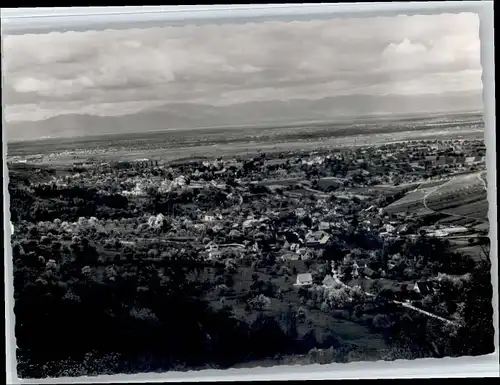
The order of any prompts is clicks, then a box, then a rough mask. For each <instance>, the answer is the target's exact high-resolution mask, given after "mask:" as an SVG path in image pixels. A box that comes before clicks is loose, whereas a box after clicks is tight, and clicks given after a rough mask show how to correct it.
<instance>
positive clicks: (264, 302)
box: [250, 294, 271, 310]
mask: <svg viewBox="0 0 500 385" xmlns="http://www.w3.org/2000/svg"><path fill="white" fill-rule="evenodd" d="M250 303H251V305H252V306H253V307H254V308H255V309H257V310H264V309H266V308H268V307H269V306H270V305H271V300H270V299H269V298H268V297H266V296H265V295H263V294H259V295H258V296H257V297H255V298H253V299H252V300H250Z"/></svg>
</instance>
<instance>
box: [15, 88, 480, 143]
mask: <svg viewBox="0 0 500 385" xmlns="http://www.w3.org/2000/svg"><path fill="white" fill-rule="evenodd" d="M482 109H483V103H482V94H481V93H480V92H474V93H463V94H445V95H419V96H411V97H405V96H403V97H402V96H399V95H384V96H368V95H352V96H337V97H330V98H325V99H321V100H302V99H296V100H292V101H289V102H281V101H273V102H251V103H244V104H235V105H231V106H224V107H214V106H208V105H201V104H190V103H174V104H166V105H164V106H162V107H156V108H152V109H149V110H143V111H141V112H138V113H134V114H130V115H123V116H113V117H111V116H97V115H78V114H69V115H59V116H56V117H52V118H49V119H46V120H42V121H34V122H33V121H24V122H11V123H8V124H7V125H6V129H7V137H8V139H9V141H19V140H32V139H37V138H44V137H45V138H47V137H52V138H63V137H66V138H67V137H77V136H93V135H102V134H117V133H123V134H125V133H141V132H149V131H158V130H164V129H188V128H198V127H214V126H218V127H220V126H236V127H237V126H239V125H252V124H256V125H262V124H273V123H274V124H279V123H282V124H287V123H299V122H305V121H311V120H316V121H335V119H336V118H337V119H339V118H342V117H349V116H350V117H355V116H360V115H373V114H391V113H392V114H398V115H399V114H411V113H415V114H419V113H437V112H461V111H473V110H478V111H480V110H482Z"/></svg>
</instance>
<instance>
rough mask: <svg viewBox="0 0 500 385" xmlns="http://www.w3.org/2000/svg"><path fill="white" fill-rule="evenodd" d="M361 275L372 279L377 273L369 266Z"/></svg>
mask: <svg viewBox="0 0 500 385" xmlns="http://www.w3.org/2000/svg"><path fill="white" fill-rule="evenodd" d="M361 274H362V275H363V276H364V277H368V278H372V277H373V276H374V274H375V271H373V270H372V269H370V268H369V267H368V266H365V267H364V268H363V269H362V270H361Z"/></svg>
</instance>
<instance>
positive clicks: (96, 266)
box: [9, 140, 491, 372]
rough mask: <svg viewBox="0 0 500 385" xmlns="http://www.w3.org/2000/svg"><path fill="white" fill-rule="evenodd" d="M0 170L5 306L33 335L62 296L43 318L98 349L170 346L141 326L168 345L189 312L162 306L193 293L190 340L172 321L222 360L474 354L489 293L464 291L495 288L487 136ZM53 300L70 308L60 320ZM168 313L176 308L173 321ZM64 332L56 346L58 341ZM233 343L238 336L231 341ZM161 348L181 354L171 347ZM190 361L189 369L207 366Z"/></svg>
mask: <svg viewBox="0 0 500 385" xmlns="http://www.w3.org/2000/svg"><path fill="white" fill-rule="evenodd" d="M9 170H10V187H9V188H10V199H11V204H10V207H11V222H12V224H13V229H14V233H13V236H12V244H13V257H14V266H15V287H16V313H17V314H18V315H17V316H18V317H20V318H21V317H22V319H23V320H24V321H25V322H24V321H23V325H24V327H30V328H35V329H37V330H40V333H41V334H42V335H43V336H37V338H36V341H32V343H33V344H40V345H43V344H45V343H49V338H53V335H54V334H53V333H56V331H57V333H60V331H58V330H59V329H58V328H60V326H59V325H61V322H62V321H61V320H58V321H57V322H56V321H55V318H54V317H56V316H55V315H53V314H52V315H48V316H46V317H48V318H47V319H41V318H40V317H38V318H36V317H35V315H34V314H35V313H34V312H35V311H36V309H37V308H40V307H43V306H46V307H50V306H52V307H51V308H52V309H54V306H55V307H57V306H59V307H60V309H59V310H57V311H55V312H54V313H57V314H59V316H58V317H61V319H64V320H65V322H71V319H72V317H78V316H80V317H81V316H84V314H85V312H87V311H90V312H92V313H94V314H96V316H95V317H93V318H92V319H89V328H91V325H94V326H95V328H98V329H100V330H101V331H100V332H99V333H97V334H96V335H92V332H90V331H81V337H78V341H81V343H82V344H84V343H83V341H86V342H85V343H88V341H95V340H96V338H97V336H101V337H102V335H103V334H104V333H107V335H108V336H107V337H106V341H108V342H106V343H107V344H109V345H113V344H118V342H116V341H118V340H120V338H123V336H125V335H127V336H128V337H127V338H129V339H134V341H136V340H137V339H140V340H142V339H144V341H148V342H147V343H149V344H150V345H148V346H147V347H145V348H144V349H152V350H154V349H160V350H161V349H165V348H164V347H162V348H160V347H158V344H157V343H156V342H154V339H155V338H156V339H158V340H159V341H161V340H162V337H161V336H165V335H168V338H170V341H171V340H172V338H174V336H173V335H172V331H171V330H170V331H165V329H169V328H173V327H176V328H177V330H180V329H179V327H180V326H179V325H181V324H180V323H179V322H187V323H188V324H190V323H192V321H195V320H194V319H193V317H195V315H193V314H198V313H196V312H202V310H199V309H198V308H196V309H197V310H192V311H191V312H188V314H187V315H181V314H180V313H182V311H179V309H177V308H176V310H174V308H170V310H167V309H166V307H167V304H168V303H171V301H172V299H171V298H173V297H175V298H177V301H181V302H175V303H177V304H179V303H186V302H187V301H188V298H191V297H196V299H197V300H199V301H204V302H203V303H205V304H206V306H208V309H209V310H203V312H205V311H206V312H208V313H209V314H211V316H210V317H208V316H206V314H205V313H203V314H204V315H203V317H208V318H209V319H210V322H209V321H206V322H207V325H205V324H203V321H199V322H200V325H201V324H203V327H202V329H203V330H204V332H203V333H202V334H203V336H200V337H198V335H197V334H196V333H198V332H196V333H195V331H194V330H198V329H199V327H198V326H192V328H194V329H193V330H191V329H189V327H187V326H186V327H187V328H188V330H191V331H189V332H188V331H182V334H184V338H187V337H186V333H193V336H192V338H193V340H196V341H195V342H193V344H195V345H196V346H198V349H201V350H203V349H207V348H206V345H207V344H208V345H210V344H209V343H208V342H207V338H208V341H212V342H213V341H218V342H213V344H214V345H213V346H211V347H210V349H212V350H210V351H212V352H213V355H212V356H213V357H214V360H215V362H214V363H212V364H214V365H217V366H218V367H235V366H237V365H238V364H239V363H241V362H244V361H245V362H246V361H250V362H251V361H252V360H253V361H254V362H256V363H258V362H259V360H261V359H264V358H266V359H267V358H269V357H271V358H272V357H274V358H273V360H274V362H275V363H290V362H292V363H297V362H299V363H306V362H320V363H321V362H323V363H326V362H347V361H351V360H377V359H398V358H418V357H442V356H449V355H463V354H479V351H480V350H481V349H484V344H482V343H483V342H484V341H483V340H481V338H480V337H478V334H477V332H474V331H472V332H471V331H470V325H471V324H474V325H475V326H474V328H475V329H474V330H479V328H481V327H482V328H483V330H485V329H484V328H489V327H490V326H488V322H489V320H490V318H488V311H489V310H488V308H486V310H485V309H482V310H481V311H480V312H478V311H474V309H473V307H474V306H490V305H491V304H489V305H488V304H486V303H485V304H484V305H479V304H478V302H477V301H475V300H474V299H471V298H473V297H474V296H476V297H475V298H477V295H478V294H477V293H479V292H480V291H481V292H488V290H491V287H490V286H488V285H489V282H490V281H489V278H487V277H488V276H489V269H490V267H489V266H490V265H489V238H488V232H489V225H488V218H487V213H488V202H487V197H486V186H487V184H486V164H485V145H484V142H483V141H482V140H420V141H411V142H401V143H392V144H384V145H380V146H371V147H370V146H365V147H358V148H343V149H338V150H335V149H332V150H328V151H326V150H325V151H312V152H309V151H307V152H306V151H293V152H292V151H288V152H287V151H282V152H270V153H264V152H259V153H258V154H256V155H255V156H248V157H245V156H241V157H235V158H232V157H219V158H215V159H208V158H203V159H192V160H181V161H176V162H168V163H166V162H162V161H161V160H160V161H159V160H150V159H139V160H133V161H132V160H131V161H120V162H113V161H106V160H104V159H101V160H94V161H81V162H80V161H79V162H74V163H73V164H72V165H71V166H67V167H50V166H44V165H41V164H36V163H25V162H23V161H22V160H19V159H12V160H11V163H10V164H9ZM174 272H175V274H174ZM174 276H175V277H176V278H175V279H174ZM82 285H83V286H82ZM484 285H486V286H484ZM32 287H36V290H35V291H33V289H32ZM167 293H168V294H167ZM172 293H176V294H175V295H174V294H172ZM96 296H97V297H96ZM189 296H191V297H189ZM162 298H163V299H162ZM179 298H181V299H179ZM481 298H483V297H481ZM484 298H488V296H487V295H486V294H485V296H484ZM36 301H37V304H36V306H35V305H31V306H32V307H29V306H28V305H29V304H34V303H36ZM162 301H163V302H162ZM169 301H170V302H169ZM182 301H184V302H182ZM55 304H57V305H55ZM171 306H180V305H171ZM193 306H194V305H193ZM63 309H72V310H68V314H67V315H65V316H64V317H63V316H61V315H60V314H61V312H62V311H64V310H63ZM85 309H88V310H85ZM169 311H179V316H178V320H173V319H172V317H169V313H168V312H169ZM193 312H194V313H193ZM97 314H99V315H97ZM86 316H88V315H86ZM117 317H122V318H123V317H125V319H129V321H127V322H136V323H138V324H141V325H143V329H148V328H149V329H152V330H154V331H155V333H156V334H155V336H156V337H154V336H152V335H150V334H148V333H152V332H149V331H147V330H146V331H145V330H143V329H141V330H142V331H140V332H137V333H138V335H133V332H130V330H128V329H127V330H118V331H117V330H114V329H122V328H123V327H126V328H134V327H132V326H119V327H116V325H115V323H114V321H113V320H114V319H117ZM186 317H187V318H186ZM199 317H202V316H201V315H199ZM471 317H472V318H474V317H475V318H474V319H472V318H471ZM477 317H482V318H481V320H478V319H477ZM28 318H29V319H31V318H33V319H36V321H28ZM174 318H176V317H174ZM216 319H218V320H219V321H215V320H216ZM181 320H183V321H181ZM229 320H230V321H229ZM18 322H19V321H18ZM33 322H35V323H36V325H34V324H33ZM197 322H198V321H197ZM214 322H216V323H217V322H219V323H220V324H221V325H225V326H220V327H224V328H227V329H228V330H229V331H231V333H233V334H231V336H230V335H229V334H227V333H229V331H222V330H219V328H218V327H216V326H214V324H213V323H214ZM195 324H196V322H195ZM209 324H210V325H212V326H208V325H209ZM113 325H114V326H113ZM126 325H128V323H126ZM130 325H132V324H130ZM144 325H149V326H148V328H144ZM175 325H176V326H175ZM242 325H244V326H242ZM415 325H425V326H422V327H421V328H417V327H416V326H415ZM429 325H431V326H429ZM478 325H482V326H478ZM19 327H20V328H21V329H20V330H21V332H22V328H23V326H22V325H21V326H19ZM200 327H201V326H200ZM245 328H247V329H245ZM429 328H432V330H433V332H432V333H430V332H429V331H428V330H429ZM42 329H43V333H42ZM135 329H136V330H138V327H135ZM243 329H244V330H246V331H242V330H243ZM51 330H52V331H53V332H52V333H51V332H50V331H51ZM419 330H421V331H420V332H419ZM426 330H427V332H426ZM120 333H121V334H120ZM123 333H125V334H123ZM127 333H128V334H127ZM130 333H132V334H130ZM145 333H146V334H145ZM162 333H163V334H162ZM165 333H166V334H165ZM419 333H420V334H419ZM195 334H196V335H195ZM110 335H113V336H112V337H110ZM353 335H357V336H358V337H353ZM120 336H121V337H120ZM359 336H366V337H363V338H361V337H359ZM28 337H29V336H26V337H24V338H28ZM102 338H104V337H102ZM113 338H114V339H113ZM164 338H167V337H164ZM464 338H468V340H470V341H471V342H470V343H468V344H464V343H463V342H460V341H463V340H464ZM483 338H486V337H483ZM63 339H64V337H63V336H62V337H58V338H57V340H58V342H57V343H58V344H61V346H65V348H67V347H66V345H64V344H65V343H66V342H64V341H63ZM232 339H234V341H236V342H237V341H238V339H241V340H240V343H239V345H240V346H238V347H234V348H230V347H229V344H230V342H229V341H230V340H232ZM358 339H359V340H358ZM474 339H475V342H472V341H474ZM70 340H71V341H73V343H74V338H72V339H70ZM18 341H20V342H21V343H22V341H23V337H22V336H20V337H18ZM250 341H252V342H250ZM68 343H69V342H68ZM79 343H80V342H79ZM120 343H121V344H122V343H123V342H120ZM145 343H146V342H144V343H141V344H140V346H144V344H145ZM237 343H238V342H237ZM410 345H411V346H412V348H411V349H410V348H408V347H407V346H410ZM417 345H418V349H415V346H417ZM120 346H122V345H120ZM152 346H154V348H153V347H152ZM334 346H335V348H333V347H334ZM405 346H406V348H405ZM122 348H123V350H120V352H122V351H127V350H126V349H125V348H124V347H123V346H122ZM122 348H121V349H122ZM461 349H462V350H463V349H469V350H467V352H464V351H462V350H461ZM474 349H476V350H474ZM103 351H104V352H105V353H106V354H108V355H109V354H110V352H109V351H108V350H106V349H103ZM203 351H205V350H203ZM135 353H137V352H131V353H130V357H132V356H134V354H135ZM174 353H175V355H176V356H179V357H184V358H186V357H187V356H186V354H187V353H186V351H185V347H182V346H177V345H176V344H175V343H173V344H172V349H171V351H169V353H168V354H170V356H172V355H174ZM75 354H76V353H75ZM141 354H142V353H141ZM168 354H166V353H162V355H163V356H169V355H168ZM183 354H184V355H183ZM204 356H206V354H205V353H204ZM99 357H100V358H99V359H100V360H101V361H102V360H104V358H103V356H99ZM106 357H108V356H106ZM130 357H129V361H132V359H131V358H130ZM189 357H190V358H189V360H191V361H190V365H195V366H197V367H205V365H207V363H206V362H201V361H196V360H194V359H193V358H192V355H191V356H189ZM229 357H231V358H229ZM48 359H50V357H48ZM55 359H56V358H54V360H55ZM134 359H136V357H135V356H134ZM109 360H111V359H108V361H106V362H107V365H108V366H109V365H110V364H109ZM186 360H187V358H186ZM119 361H120V362H121V363H123V362H127V360H125V361H124V360H121V359H120V360H119ZM154 362H155V364H152V363H151V362H150V365H152V366H151V367H152V368H154V367H158V366H161V367H165V365H167V364H165V362H163V361H162V363H161V364H160V363H158V362H156V361H154ZM169 362H170V361H169ZM176 362H177V361H176ZM20 365H21V367H22V364H20ZM26 365H28V366H29V364H28V363H27V364H26ZM47 365H48V364H46V366H45V367H46V368H47V367H50V365H49V366H47ZM117 365H118V364H117ZM154 365H156V366H154ZM168 365H170V366H169V367H172V366H171V365H172V364H171V363H169V364H168ZM168 365H167V366H168ZM176 365H178V363H177V364H176ZM28 366H27V367H28ZM24 370H25V371H29V369H26V368H25V369H24ZM45 370H49V372H50V369H45ZM116 370H118V369H116ZM119 370H120V371H124V370H125V371H126V370H127V369H126V368H123V367H120V369H119ZM129 370H132V369H129Z"/></svg>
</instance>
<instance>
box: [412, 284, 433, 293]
mask: <svg viewBox="0 0 500 385" xmlns="http://www.w3.org/2000/svg"><path fill="white" fill-rule="evenodd" d="M413 290H414V291H415V292H416V293H418V294H421V295H427V294H431V293H433V292H434V285H433V284H432V283H431V282H428V281H418V282H415V285H414V286H413Z"/></svg>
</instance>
